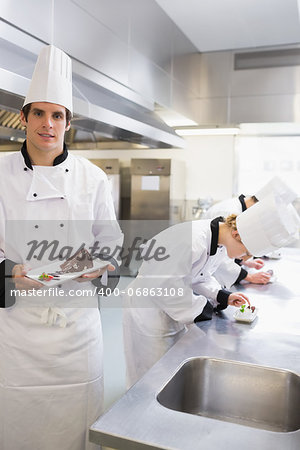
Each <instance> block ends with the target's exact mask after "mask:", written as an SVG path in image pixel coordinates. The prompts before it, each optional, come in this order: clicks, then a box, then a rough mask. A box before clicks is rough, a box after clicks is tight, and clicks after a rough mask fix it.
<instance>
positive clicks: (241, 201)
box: [239, 194, 247, 212]
mask: <svg viewBox="0 0 300 450" xmlns="http://www.w3.org/2000/svg"><path fill="white" fill-rule="evenodd" d="M239 201H240V203H241V205H242V212H244V211H246V209H247V206H246V203H245V196H244V195H243V194H241V195H240V196H239Z"/></svg>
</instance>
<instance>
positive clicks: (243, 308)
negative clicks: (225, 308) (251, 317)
mask: <svg viewBox="0 0 300 450" xmlns="http://www.w3.org/2000/svg"><path fill="white" fill-rule="evenodd" d="M245 308H246V305H242V306H241V307H240V311H241V312H242V313H243V312H245Z"/></svg>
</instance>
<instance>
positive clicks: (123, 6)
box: [73, 0, 131, 43]
mask: <svg viewBox="0 0 300 450" xmlns="http://www.w3.org/2000/svg"><path fill="white" fill-rule="evenodd" d="M73 3H74V4H75V5H77V6H79V7H80V8H82V9H83V10H84V11H86V12H87V13H88V14H89V15H91V16H92V17H94V18H95V19H96V20H97V21H98V22H99V23H101V24H102V25H104V26H105V27H106V28H108V29H109V30H111V31H112V32H113V33H114V34H115V35H116V36H118V37H119V38H120V39H122V41H123V42H126V43H128V39H129V23H130V5H131V0H73Z"/></svg>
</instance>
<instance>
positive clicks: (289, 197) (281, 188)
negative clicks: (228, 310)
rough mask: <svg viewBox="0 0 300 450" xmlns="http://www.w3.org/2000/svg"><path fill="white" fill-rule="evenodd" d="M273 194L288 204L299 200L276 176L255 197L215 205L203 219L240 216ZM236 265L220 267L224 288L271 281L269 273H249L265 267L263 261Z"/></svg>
mask: <svg viewBox="0 0 300 450" xmlns="http://www.w3.org/2000/svg"><path fill="white" fill-rule="evenodd" d="M272 194H274V195H276V196H277V197H280V198H281V199H282V200H283V201H284V202H286V203H291V202H292V201H293V200H295V198H297V194H296V193H295V191H293V190H292V189H291V188H290V187H289V186H288V185H287V184H286V183H285V182H284V181H283V180H282V179H281V178H279V177H278V176H275V177H273V178H271V179H270V180H269V181H268V182H267V183H266V184H265V185H264V186H263V187H261V188H260V189H259V190H257V191H256V192H255V194H254V195H251V196H245V195H244V194H241V195H239V196H238V197H233V198H229V199H225V200H222V201H220V202H217V203H215V204H214V205H212V206H211V207H210V208H209V209H208V210H207V211H206V213H205V214H204V216H203V218H204V219H213V218H215V217H218V216H223V217H227V216H228V215H229V214H240V213H242V212H243V211H246V209H248V208H250V207H251V206H253V205H255V203H257V202H258V201H259V200H262V199H263V198H265V197H267V196H268V195H272ZM236 263H237V264H234V262H233V261H232V260H230V259H228V258H227V259H225V260H224V261H223V263H222V264H221V265H220V266H219V268H218V271H217V272H216V274H215V276H216V278H217V279H218V280H219V282H220V284H221V285H222V286H224V287H227V288H229V287H230V286H232V285H233V284H235V283H236V284H238V283H239V282H241V281H242V280H245V281H247V282H248V283H254V284H267V283H268V282H269V281H270V278H271V275H270V274H269V273H268V272H264V271H259V272H249V271H248V269H249V268H253V269H257V270H259V269H262V267H263V266H264V261H263V260H262V259H259V258H255V259H254V258H249V259H246V260H244V261H241V260H236ZM241 266H243V267H241Z"/></svg>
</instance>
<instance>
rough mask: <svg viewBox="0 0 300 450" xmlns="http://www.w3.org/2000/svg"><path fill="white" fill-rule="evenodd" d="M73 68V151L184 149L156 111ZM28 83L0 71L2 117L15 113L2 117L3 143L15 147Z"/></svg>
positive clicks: (21, 133)
mask: <svg viewBox="0 0 300 450" xmlns="http://www.w3.org/2000/svg"><path fill="white" fill-rule="evenodd" d="M74 66H75V68H76V69H77V73H73V85H74V90H73V91H74V92H73V94H74V97H73V101H74V117H73V119H72V123H71V125H72V128H71V132H69V133H68V135H67V141H68V145H69V147H70V148H84V147H85V146H86V147H88V148H101V146H100V147H99V143H100V144H101V142H104V143H106V146H107V148H109V145H107V144H108V142H110V141H112V142H126V145H127V148H130V147H131V146H132V145H134V146H135V147H136V148H139V147H140V146H142V147H150V148H173V147H174V148H178V147H179V148H182V147H184V140H183V139H182V138H181V137H180V136H178V135H177V134H176V133H175V131H174V130H173V129H172V128H170V127H168V126H167V125H166V124H165V123H164V122H163V121H162V120H161V119H160V118H159V117H158V116H157V115H156V114H155V113H154V112H153V111H151V110H150V109H148V108H146V107H143V106H141V105H140V104H137V103H136V102H134V101H131V99H130V98H129V97H128V98H126V97H125V96H123V95H119V93H118V92H112V91H111V90H109V89H107V88H106V87H103V86H101V85H100V84H99V83H98V80H97V77H95V76H91V77H89V74H90V73H92V72H93V71H92V70H90V69H89V68H85V69H84V71H83V70H81V71H80V70H79V68H80V66H81V68H82V65H81V64H80V63H78V62H76V61H75V62H74V64H73V67H74ZM99 76H101V75H100V74H99ZM29 82H30V80H29V78H27V77H24V76H22V75H20V74H17V73H15V72H12V71H10V70H6V69H3V68H0V86H1V89H0V114H1V113H2V115H3V116H5V113H7V116H8V114H9V113H12V116H11V121H7V122H5V123H3V121H2V122H1V115H0V126H1V129H0V137H1V139H2V140H3V139H4V140H7V142H10V143H12V142H13V141H16V140H17V141H18V140H20V139H21V138H23V137H24V136H25V135H24V131H22V129H21V127H20V126H18V123H17V120H18V116H17V114H18V113H19V110H20V108H21V107H22V104H23V100H24V96H25V95H26V92H27V89H28V86H29ZM3 127H4V128H3ZM127 143H130V144H127ZM85 144H86V145H85Z"/></svg>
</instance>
